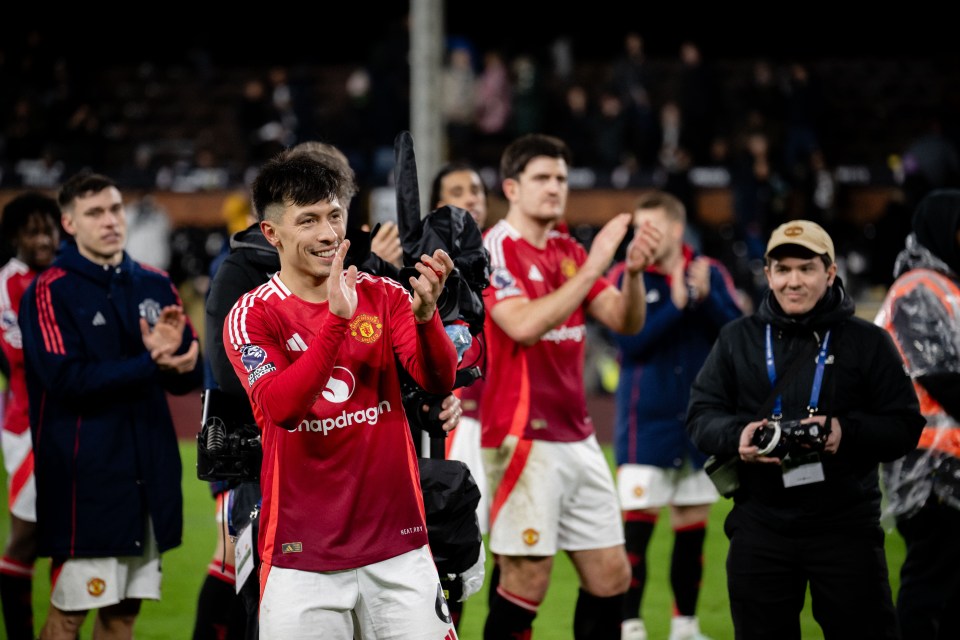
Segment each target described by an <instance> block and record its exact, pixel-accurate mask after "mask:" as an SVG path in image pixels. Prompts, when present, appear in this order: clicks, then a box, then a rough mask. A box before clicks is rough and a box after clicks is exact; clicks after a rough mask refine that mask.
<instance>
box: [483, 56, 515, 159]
mask: <svg viewBox="0 0 960 640" xmlns="http://www.w3.org/2000/svg"><path fill="white" fill-rule="evenodd" d="M475 95H476V133H477V143H478V146H479V150H478V158H477V159H478V160H483V161H484V162H485V161H486V159H487V158H492V160H491V162H490V164H496V158H497V157H498V156H499V153H500V149H501V148H502V147H503V145H504V143H505V138H506V136H507V127H508V125H509V124H510V115H511V109H512V102H513V87H512V85H511V83H510V71H509V69H507V64H506V62H505V61H504V59H503V53H502V52H501V51H499V50H497V49H489V50H488V51H486V53H484V54H483V68H482V69H481V70H480V75H479V76H478V77H477V85H476V94H475Z"/></svg>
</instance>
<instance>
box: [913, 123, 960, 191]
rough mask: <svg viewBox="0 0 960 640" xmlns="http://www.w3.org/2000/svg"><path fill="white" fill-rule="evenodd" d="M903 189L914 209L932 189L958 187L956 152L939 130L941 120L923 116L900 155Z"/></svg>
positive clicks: (958, 156)
mask: <svg viewBox="0 0 960 640" xmlns="http://www.w3.org/2000/svg"><path fill="white" fill-rule="evenodd" d="M902 162H903V174H904V189H905V190H906V191H907V195H908V197H909V198H910V199H911V202H910V205H911V206H916V205H917V204H919V202H920V199H921V198H923V197H924V196H925V195H926V194H927V193H929V192H930V191H932V190H934V189H945V188H957V187H960V152H958V150H957V147H956V145H955V144H954V143H953V141H952V140H951V139H950V138H948V137H947V136H946V135H945V134H944V131H943V117H942V116H941V115H940V114H939V113H932V114H927V115H926V116H925V117H924V119H923V120H922V125H921V127H920V128H919V130H918V131H917V133H916V135H915V136H914V137H913V138H912V139H911V140H910V143H909V144H908V145H907V148H906V149H905V150H904V152H903V158H902Z"/></svg>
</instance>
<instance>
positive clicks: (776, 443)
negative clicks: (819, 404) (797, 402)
mask: <svg viewBox="0 0 960 640" xmlns="http://www.w3.org/2000/svg"><path fill="white" fill-rule="evenodd" d="M829 435H830V428H829V427H824V426H821V425H819V424H817V423H816V422H801V421H800V420H771V421H770V422H768V423H767V424H766V425H765V426H762V427H760V428H759V429H757V430H756V431H754V432H753V441H752V443H753V444H754V445H756V446H757V447H758V448H759V449H760V452H759V453H760V455H762V456H768V457H771V458H780V459H781V460H782V459H783V458H785V457H786V456H787V454H790V453H793V454H801V453H809V452H811V451H823V447H824V446H825V445H826V444H827V436H829Z"/></svg>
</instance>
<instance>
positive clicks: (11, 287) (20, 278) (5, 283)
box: [0, 258, 37, 434]
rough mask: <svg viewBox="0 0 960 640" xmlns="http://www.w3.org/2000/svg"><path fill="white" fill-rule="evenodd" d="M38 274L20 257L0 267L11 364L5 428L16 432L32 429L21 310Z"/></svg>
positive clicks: (0, 323)
mask: <svg viewBox="0 0 960 640" xmlns="http://www.w3.org/2000/svg"><path fill="white" fill-rule="evenodd" d="M36 275H37V274H36V272H35V271H33V270H31V269H30V267H28V266H27V265H26V264H24V263H23V262H22V261H20V260H18V259H16V258H11V259H10V261H9V262H7V264H5V265H4V266H3V268H2V269H0V332H2V333H0V347H2V348H3V355H4V356H5V357H6V359H7V362H8V363H9V364H10V379H9V380H8V381H7V384H8V387H7V397H6V402H5V406H4V411H3V429H4V431H10V432H11V433H16V434H20V433H25V432H26V431H27V430H28V429H30V419H29V415H28V414H29V404H28V401H27V381H26V374H25V373H24V368H23V340H22V337H21V335H20V325H19V324H18V322H17V312H18V309H19V308H20V299H21V298H22V297H23V292H24V291H26V289H27V286H29V284H30V283H31V282H32V281H33V279H34V278H35V277H36Z"/></svg>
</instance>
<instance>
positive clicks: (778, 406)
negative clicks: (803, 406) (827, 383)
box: [760, 323, 830, 419]
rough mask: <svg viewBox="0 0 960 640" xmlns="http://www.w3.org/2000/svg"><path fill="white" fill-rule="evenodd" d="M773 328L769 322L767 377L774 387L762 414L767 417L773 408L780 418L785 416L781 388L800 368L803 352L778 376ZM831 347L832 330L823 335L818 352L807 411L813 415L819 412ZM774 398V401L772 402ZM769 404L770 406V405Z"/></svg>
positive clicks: (774, 414)
mask: <svg viewBox="0 0 960 640" xmlns="http://www.w3.org/2000/svg"><path fill="white" fill-rule="evenodd" d="M772 333H773V331H772V329H771V327H770V324H769V323H768V324H767V332H766V344H765V346H766V363H767V377H768V378H769V379H770V385H771V386H772V387H773V391H771V392H770V397H769V398H768V399H767V402H766V403H764V410H763V412H762V413H761V414H760V416H761V417H766V416H767V415H768V412H770V411H771V410H772V413H769V415H771V416H772V417H773V418H775V419H779V418H782V417H783V404H782V402H781V396H780V390H781V389H782V388H783V382H784V380H786V379H787V378H789V377H790V375H791V374H793V372H794V371H795V370H796V369H798V368H799V365H800V364H801V363H802V362H803V354H800V355H799V356H797V357H796V358H795V359H794V360H793V362H791V363H790V365H791V366H790V368H789V369H788V370H787V372H785V373H784V375H782V376H779V377H778V376H777V367H776V364H775V363H774V361H773V337H772ZM829 348H830V331H829V330H828V331H827V333H826V334H825V335H824V336H823V340H822V341H821V342H820V349H819V351H818V353H817V369H816V373H814V376H813V386H812V387H811V389H810V402H809V403H808V404H807V411H809V412H810V415H813V414H814V413H816V412H817V406H818V404H819V402H820V388H821V385H822V384H823V370H824V367H825V365H826V363H827V352H828V350H829ZM771 399H772V402H771ZM768 405H769V406H768Z"/></svg>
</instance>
